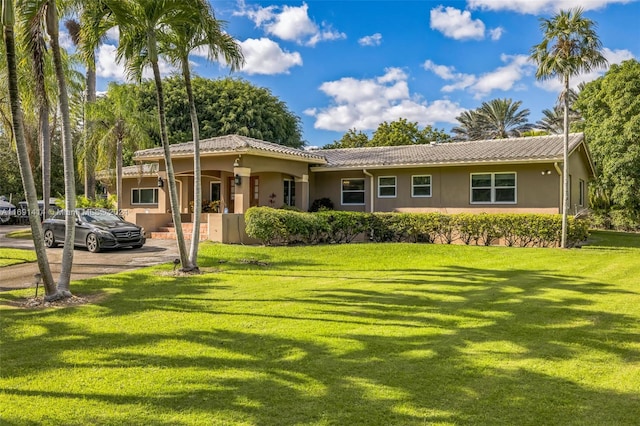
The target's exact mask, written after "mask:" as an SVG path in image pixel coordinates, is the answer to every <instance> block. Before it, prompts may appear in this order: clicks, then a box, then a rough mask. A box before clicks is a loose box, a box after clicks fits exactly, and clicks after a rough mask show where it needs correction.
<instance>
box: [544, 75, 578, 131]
mask: <svg viewBox="0 0 640 426" xmlns="http://www.w3.org/2000/svg"><path fill="white" fill-rule="evenodd" d="M581 86H584V83H580V86H578V88H580V87H581ZM576 99H578V92H577V91H575V90H573V89H569V127H571V124H572V123H574V122H577V121H580V120H581V119H582V117H581V116H580V113H579V112H578V111H576V110H574V109H573V103H574V102H575V101H576ZM559 101H560V102H559V103H557V104H556V105H555V106H554V107H553V109H543V110H542V115H543V117H542V118H541V119H540V120H539V121H537V122H536V124H535V127H536V128H537V129H540V130H544V131H546V132H548V133H550V134H556V135H559V134H561V133H562V132H564V106H563V104H562V100H559Z"/></svg>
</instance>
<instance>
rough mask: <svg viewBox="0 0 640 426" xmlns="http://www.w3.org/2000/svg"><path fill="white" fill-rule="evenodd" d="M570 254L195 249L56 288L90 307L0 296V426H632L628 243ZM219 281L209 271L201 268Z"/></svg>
mask: <svg viewBox="0 0 640 426" xmlns="http://www.w3.org/2000/svg"><path fill="white" fill-rule="evenodd" d="M594 243H595V244H598V245H593V246H589V247H585V248H583V249H580V250H578V249H576V250H558V249H515V248H511V249H510V248H504V247H468V246H445V245H411V244H362V245H360V244H354V245H341V246H337V245H332V246H316V247H280V248H268V247H248V246H247V247H245V246H223V245H215V244H204V245H203V246H202V247H201V266H202V267H203V269H204V272H205V273H204V274H203V275H200V276H197V277H179V276H174V275H173V274H172V266H173V265H162V266H159V267H154V268H149V269H144V270H138V271H135V272H129V273H124V274H118V275H111V276H103V277H100V278H94V279H90V280H85V281H82V282H75V283H73V287H72V290H73V291H74V292H75V293H77V294H80V295H85V296H86V295H98V294H100V295H102V296H103V298H102V299H101V300H100V301H99V302H97V303H95V304H92V305H84V306H78V307H73V308H60V309H47V310H37V309H36V310H27V309H18V308H14V307H12V306H10V303H11V302H15V301H16V300H17V299H20V298H24V297H25V296H28V295H32V294H33V289H29V290H22V291H14V292H10V293H2V294H0V323H1V326H2V327H1V330H2V331H1V338H2V340H1V341H0V354H1V357H2V359H1V365H2V367H1V374H0V398H1V400H2V401H3V402H2V404H0V418H1V419H2V422H3V423H4V424H11V425H18V424H50V425H57V424H65V425H84V424H114V425H115V424H145V425H147V424H149V425H216V424H224V425H425V424H437V425H454V424H456V425H458V424H459V425H477V424H487V425H497V424H506V425H513V424H518V425H539V424H545V425H554V424H557V425H613V424H615V425H625V424H626V425H632V424H638V409H639V407H640V235H625V234H615V233H602V232H598V233H595V234H594ZM220 261H222V263H221V262H220Z"/></svg>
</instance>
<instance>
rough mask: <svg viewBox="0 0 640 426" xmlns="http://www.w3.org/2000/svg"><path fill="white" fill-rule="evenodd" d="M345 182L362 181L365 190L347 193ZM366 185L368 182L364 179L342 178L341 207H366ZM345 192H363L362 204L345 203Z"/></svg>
mask: <svg viewBox="0 0 640 426" xmlns="http://www.w3.org/2000/svg"><path fill="white" fill-rule="evenodd" d="M345 180H361V181H362V183H363V188H362V190H359V189H358V190H348V191H345V190H344V181H345ZM366 185H367V182H366V181H365V179H364V178H342V179H340V205H341V206H364V205H365V204H366V202H367V193H366ZM345 192H362V200H363V202H362V203H345V202H344V193H345Z"/></svg>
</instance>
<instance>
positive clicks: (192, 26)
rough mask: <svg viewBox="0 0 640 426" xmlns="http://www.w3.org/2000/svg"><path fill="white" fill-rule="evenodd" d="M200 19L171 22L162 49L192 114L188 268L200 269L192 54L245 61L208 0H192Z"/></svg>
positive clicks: (199, 191) (199, 176) (233, 62)
mask: <svg viewBox="0 0 640 426" xmlns="http://www.w3.org/2000/svg"><path fill="white" fill-rule="evenodd" d="M190 4H191V5H192V6H193V7H194V8H195V9H196V13H197V16H199V18H200V19H198V20H195V21H192V22H176V23H174V24H173V25H169V27H168V28H169V31H167V32H165V33H162V34H161V38H160V45H161V51H162V53H163V54H164V55H165V56H166V57H168V58H169V59H170V60H171V61H172V62H173V63H176V64H178V65H180V68H181V69H182V77H183V78H184V83H185V89H186V91H187V100H188V102H189V117H190V118H191V133H192V136H193V151H194V155H193V170H194V186H193V191H194V194H193V197H194V198H193V199H194V208H193V217H194V220H193V233H192V235H191V247H190V249H189V264H190V265H189V268H191V269H192V270H193V271H199V268H198V245H199V243H200V213H201V210H202V168H201V165H200V126H199V124H198V113H197V109H196V104H195V100H194V97H193V85H192V83H191V69H190V66H189V54H190V53H191V52H192V51H193V50H195V49H197V48H203V47H204V48H206V49H207V50H208V52H209V59H210V60H218V59H219V58H224V60H225V62H226V63H227V64H229V65H230V66H231V69H232V70H236V69H238V68H239V67H240V66H241V65H242V64H243V63H244V57H243V56H242V52H241V50H240V45H239V44H238V43H237V42H236V40H235V39H234V38H233V37H231V36H230V35H229V34H227V33H225V32H224V31H223V25H222V23H221V22H220V21H218V20H216V18H215V15H214V13H213V9H212V8H211V6H210V5H209V3H208V2H207V1H204V0H192V2H191V3H190Z"/></svg>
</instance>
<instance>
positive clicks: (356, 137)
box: [323, 129, 369, 149]
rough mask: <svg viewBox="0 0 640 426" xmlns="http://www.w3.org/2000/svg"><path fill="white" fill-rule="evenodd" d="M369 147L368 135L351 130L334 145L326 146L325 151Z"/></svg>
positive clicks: (334, 142)
mask: <svg viewBox="0 0 640 426" xmlns="http://www.w3.org/2000/svg"><path fill="white" fill-rule="evenodd" d="M367 145H369V137H368V136H367V134H366V133H363V132H362V131H359V130H356V129H349V130H347V133H345V134H344V135H342V137H341V138H340V139H338V140H336V141H333V143H330V144H327V145H325V146H324V147H323V148H324V149H339V148H362V147H364V146H367Z"/></svg>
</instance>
